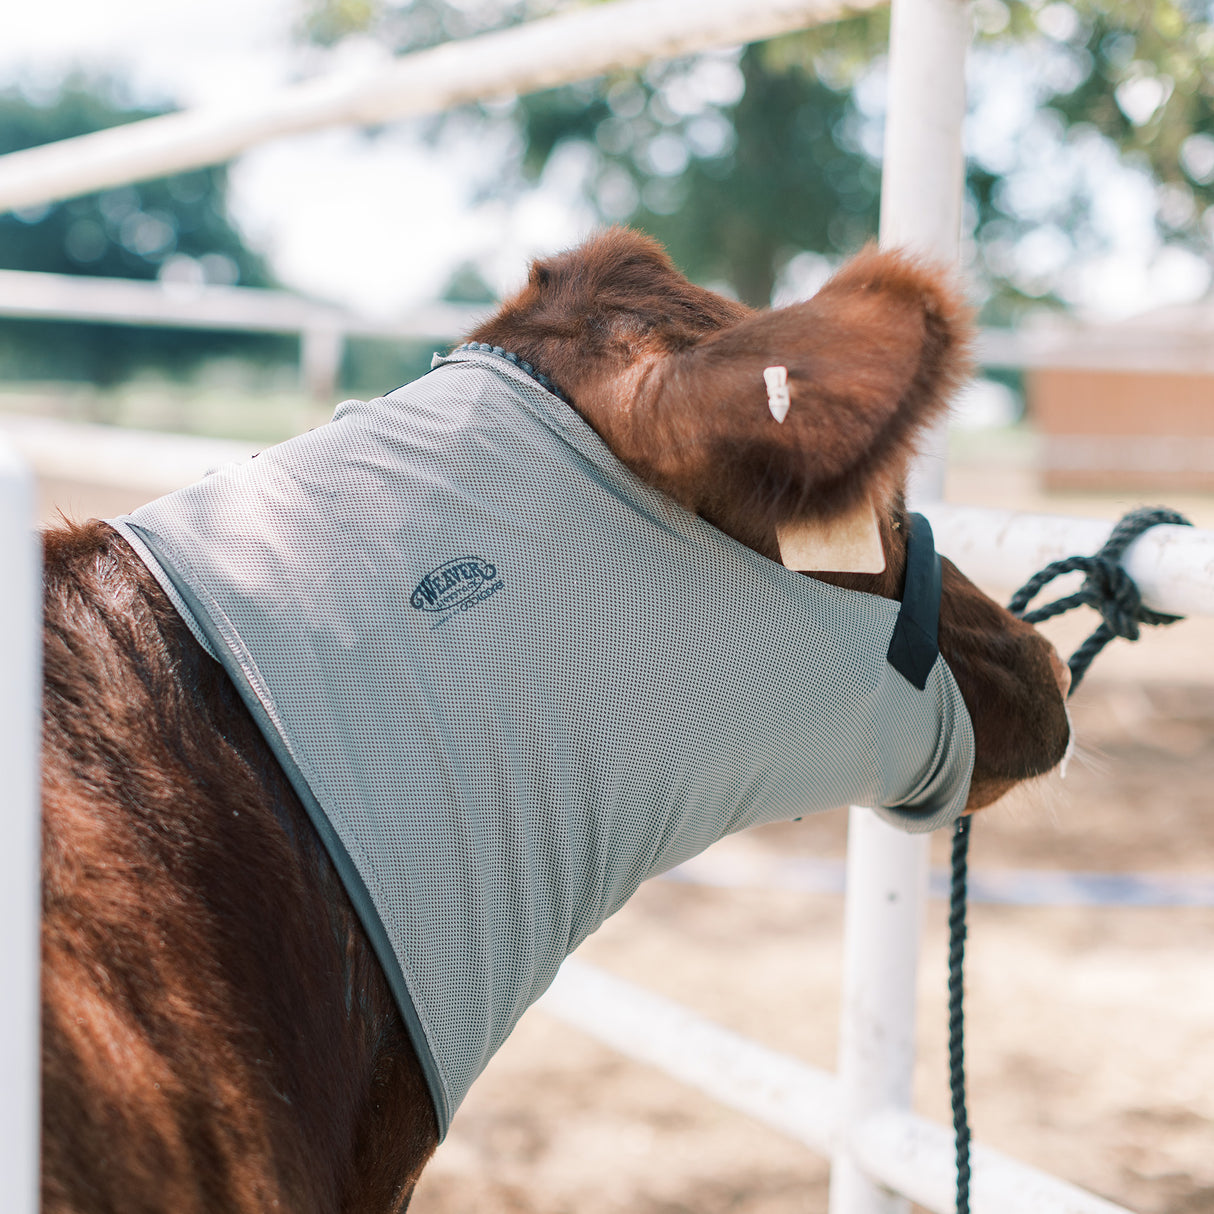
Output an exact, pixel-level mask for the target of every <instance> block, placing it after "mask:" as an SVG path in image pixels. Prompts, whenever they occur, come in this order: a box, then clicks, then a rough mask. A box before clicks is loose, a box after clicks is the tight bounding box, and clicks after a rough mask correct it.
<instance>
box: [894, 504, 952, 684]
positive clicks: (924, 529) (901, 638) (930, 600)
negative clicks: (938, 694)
mask: <svg viewBox="0 0 1214 1214" xmlns="http://www.w3.org/2000/svg"><path fill="white" fill-rule="evenodd" d="M906 527H907V536H906V581H905V583H904V585H903V590H902V606H901V608H900V609H899V611H898V621H897V623H896V624H895V625H894V635H893V636H892V637H891V638H890V642H889V652H888V653H887V654H886V657H887V658H888V659H889V664H890V665H891V666H892V667H893V668H894V669H895V670H896V671H897V672H898V673H899V674H900V675H902V677H903V678H905V679H906V681H907V682H908V683H911V684H912V685H913V686H915V687H917V688H918V689H919V690H920V691H923V690H924V688H926V687H927V676H928V675H929V674H931V672H932V667H933V666H934V665H935V664H936V659H937V658H938V657H939V656H940V645H939V637H940V585H941V581H940V578H941V575H940V557H939V555H938V554H937V552H936V544H935V541H934V540H933V538H932V526H931V524H930V523H929V522H928V521H927V519H925V518H924V517H923V515H921V514H911V515H908V516H907V520H906Z"/></svg>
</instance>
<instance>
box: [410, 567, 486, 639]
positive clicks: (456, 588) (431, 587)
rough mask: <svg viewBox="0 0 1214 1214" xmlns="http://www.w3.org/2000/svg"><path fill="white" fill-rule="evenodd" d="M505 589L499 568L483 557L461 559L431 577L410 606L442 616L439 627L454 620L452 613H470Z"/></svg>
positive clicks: (436, 570)
mask: <svg viewBox="0 0 1214 1214" xmlns="http://www.w3.org/2000/svg"><path fill="white" fill-rule="evenodd" d="M501 588H502V580H501V578H499V577H498V576H497V566H496V565H493V564H491V563H490V562H489V561H486V560H483V559H482V558H481V557H479V556H457V557H455V559H454V560H450V561H447V562H446V563H445V564H442V565H440V566H439V567H438V568H437V569H432V570H431V571H430V572H429V573H427V574H426V576H425V577H424V578H422V580H421V581H420V582H418V584H417V588H416V589H415V590H414V591H413V593H412V594H411V595H410V596H409V602H410V604H411V605H412V606H414V607H416V608H417V610H418V611H429V612H434V613H436V614H441V615H442V616H443V619H441V620H438V621H437V622H436V624H435V627H437V625H438V624H441V623H444V622H445V621H446V620H447V619H448V618H450V617H449V616H448V615H447V613H448V612H451V613H454V612H456V611H467V610H468V608H469V607H474V606H475V605H476V604H477V603H481V602H484V600H485V599H487V598H488V597H489V596H490V595H491V594H494V593H496V592H497V591H499V590H500V589H501Z"/></svg>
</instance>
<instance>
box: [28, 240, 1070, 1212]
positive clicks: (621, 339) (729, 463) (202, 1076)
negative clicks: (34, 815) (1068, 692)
mask: <svg viewBox="0 0 1214 1214" xmlns="http://www.w3.org/2000/svg"><path fill="white" fill-rule="evenodd" d="M967 337H968V329H967V317H966V314H965V311H964V309H963V308H962V306H961V305H960V303H959V302H958V299H957V297H956V294H955V290H954V288H953V287H952V286H951V285H950V284H949V283H948V281H947V280H946V278H945V277H944V276H943V275H942V274H939V273H936V272H933V271H931V270H928V269H925V268H923V267H922V266H920V265H918V264H916V263H915V262H913V261H911V260H908V259H906V258H903V257H899V256H896V255H892V254H888V253H878V252H875V251H866V252H864V253H862V254H861V255H860V256H859V257H858V258H856V259H855V260H854V261H853V262H852V263H851V264H850V265H849V266H847V267H846V268H845V269H844V270H843V271H842V272H841V273H840V274H839V275H838V276H837V277H836V278H835V279H834V280H832V282H831V283H829V284H828V285H827V286H826V287H825V288H824V289H823V290H822V291H821V292H820V293H819V295H818V296H816V297H815V298H814V299H813V300H811V301H809V302H807V303H803V304H798V305H795V306H793V307H789V308H784V309H781V310H778V311H772V312H758V313H756V312H752V311H750V310H749V309H747V308H744V307H743V306H741V305H740V304H737V303H734V302H732V301H730V300H727V299H724V298H722V297H721V296H719V295H715V294H713V293H711V292H709V291H705V290H702V289H700V288H698V287H695V286H693V285H691V284H690V283H688V282H687V281H686V280H685V279H684V278H683V277H682V276H681V275H679V274H678V273H677V272H676V271H675V269H674V268H673V267H672V265H671V264H670V262H669V261H668V259H667V258H666V256H665V254H664V253H663V252H662V251H661V249H659V248H658V247H657V246H656V245H655V244H653V243H652V242H651V241H649V240H647V239H645V238H643V237H641V236H638V235H636V234H633V233H630V232H626V231H622V230H613V231H610V232H607V233H606V234H604V235H601V236H599V237H597V238H595V239H593V240H591V241H589V242H587V243H586V244H585V245H583V246H581V247H580V248H578V249H575V250H573V251H571V252H567V253H563V254H561V255H559V256H556V257H553V258H549V259H547V260H544V261H540V262H538V263H536V264H535V265H534V266H533V267H532V271H531V276H530V280H529V282H528V284H527V286H526V287H525V288H524V289H523V290H522V291H520V292H519V293H518V294H517V295H516V296H515V297H514V298H512V299H511V300H509V301H508V302H507V303H506V304H505V305H503V306H502V307H501V308H500V309H499V311H498V312H497V313H496V314H495V315H494V317H493V318H492V319H491V320H489V321H488V322H486V323H485V324H484V325H482V326H481V327H480V328H479V329H478V330H477V331H476V332H475V333H473V334H472V335H471V339H472V340H474V341H478V342H487V343H489V344H491V345H494V346H500V347H504V348H506V349H508V350H511V351H513V352H515V353H516V354H517V355H519V356H520V357H521V358H523V359H525V360H527V361H528V362H530V363H531V364H533V365H534V366H535V367H536V368H538V369H540V370H542V371H543V372H544V373H545V374H546V375H547V376H548V377H549V378H550V379H551V380H552V381H553V382H554V383H555V384H556V385H558V386H559V388H560V389H561V390H562V391H563V393H564V394H565V396H566V397H567V398H568V399H569V400H570V401H571V402H572V404H573V407H574V408H576V409H577V410H578V411H579V412H580V413H581V414H582V415H583V416H584V417H585V418H586V420H587V421H589V423H590V424H591V425H592V426H593V427H594V428H595V429H596V430H597V431H598V432H599V434H600V435H601V436H602V437H603V438H604V439H605V440H606V442H607V443H608V444H609V445H610V447H611V448H612V449H613V450H614V452H615V453H616V454H617V455H618V456H619V458H620V459H621V460H622V461H623V462H624V463H625V464H627V465H628V466H629V467H631V468H632V469H633V470H634V471H635V472H637V473H638V474H639V475H640V476H642V477H644V478H645V479H647V480H649V481H650V482H651V483H652V484H654V485H656V486H658V487H660V488H662V489H664V490H666V491H667V492H668V493H669V494H671V495H672V496H673V497H674V498H676V499H677V500H678V501H679V502H680V503H682V505H684V506H685V507H686V508H687V509H688V510H691V511H694V512H697V513H699V514H701V515H702V516H704V517H705V518H706V519H708V520H709V521H710V522H712V523H714V524H715V525H716V526H718V527H719V528H721V529H722V530H724V531H725V532H727V533H729V534H730V535H732V536H733V537H735V538H736V539H738V540H740V541H741V542H743V543H745V544H747V545H749V546H750V547H752V548H754V549H756V550H757V551H759V552H760V553H763V554H765V555H767V556H771V557H773V558H776V559H778V550H777V545H776V534H775V533H776V528H777V526H779V525H782V524H785V523H789V522H795V521H797V520H802V519H808V518H827V519H829V518H831V517H834V516H838V515H840V514H842V513H844V512H845V511H847V510H848V509H849V508H850V507H852V506H853V505H855V503H856V502H857V501H858V500H860V499H861V498H862V497H863V496H865V495H867V496H870V497H871V498H872V499H873V501H874V502H875V503H876V505H877V508H878V516H879V520H880V526H881V536H882V542H883V545H884V548H885V553H886V557H887V564H886V569H885V572H884V573H881V574H875V575H874V574H850V575H836V576H834V577H832V579H831V580H833V581H835V582H836V583H839V584H842V585H846V586H850V587H853V588H857V589H864V590H869V591H873V592H875V593H878V594H882V595H884V596H886V597H889V598H898V597H899V596H900V591H901V582H902V576H903V570H904V556H905V539H904V537H905V534H906V529H905V527H904V526H903V523H904V519H905V514H904V509H903V505H902V498H901V485H902V482H903V478H904V476H905V472H906V466H907V462H908V459H909V458H910V456H911V454H912V449H913V444H914V441H915V438H916V436H917V434H919V433H920V432H921V431H922V430H923V428H924V427H925V426H927V425H928V424H929V423H931V422H932V421H933V420H934V419H936V418H937V417H938V416H939V415H940V414H941V413H942V412H943V410H944V409H945V408H946V405H947V399H948V396H949V394H950V392H951V391H952V390H953V389H954V388H955V387H956V386H957V384H958V382H959V380H960V379H961V377H962V376H963V374H964V373H965V369H966V366H965V346H966V342H967ZM773 364H780V365H784V366H786V367H787V368H788V375H789V382H790V385H791V389H792V395H793V407H792V410H791V412H790V413H789V415H788V418H787V421H786V422H785V423H784V424H783V425H780V426H775V425H773V424H772V423H771V418H770V416H769V414H768V403H767V400H766V397H765V391H764V388H763V380H762V372H763V370H764V368H766V367H768V366H770V365H773ZM45 570H46V573H45V576H46V634H45V635H46V640H45V646H46V648H45V671H46V689H45V726H44V729H45V732H44V755H45V759H44V780H43V798H44V800H43V805H44V810H43V812H44V823H45V842H44V874H43V881H44V885H43V888H44V933H43V940H44V985H43V999H44V1015H43V1053H44V1105H43V1110H44V1111H43V1118H44V1121H43V1168H44V1178H43V1201H44V1208H45V1209H46V1210H47V1211H48V1214H56V1212H58V1211H73V1212H78V1214H84V1212H86V1211H87V1212H89V1214H102V1212H105V1214H142V1212H145V1211H146V1212H149V1214H150V1212H152V1211H158V1212H161V1211H163V1212H172V1214H194V1212H196V1214H216V1212H217V1211H248V1212H249V1214H252V1212H253V1211H257V1212H258V1214H261V1212H263V1211H267V1210H272V1209H280V1210H284V1211H291V1212H292V1214H314V1212H315V1214H320V1212H321V1211H325V1212H337V1211H349V1212H351V1214H353V1212H355V1211H357V1212H360V1214H375V1212H379V1211H384V1212H386V1211H397V1210H401V1209H403V1208H404V1207H405V1206H406V1205H407V1204H408V1200H409V1196H410V1194H411V1193H412V1190H413V1187H414V1185H415V1183H416V1181H417V1178H418V1175H419V1173H420V1172H421V1169H422V1167H423V1166H424V1164H425V1163H426V1161H427V1159H428V1158H429V1156H430V1154H431V1153H432V1151H433V1150H434V1147H435V1145H436V1140H437V1129H436V1121H435V1116H434V1111H433V1108H432V1105H431V1101H430V1096H429V1094H428V1089H427V1086H426V1083H425V1080H424V1078H423V1075H422V1071H421V1068H420V1065H419V1062H418V1058H417V1055H416V1053H415V1051H414V1049H413V1046H412V1045H411V1043H410V1039H409V1037H408V1035H407V1033H406V1030H405V1027H404V1025H403V1023H402V1019H401V1017H400V1014H399V1012H398V1010H397V1008H396V1005H395V1004H394V1002H393V998H392V996H391V994H390V992H389V988H388V985H387V982H386V980H385V978H384V975H383V972H382V971H381V969H380V967H379V964H378V962H377V961H376V959H375V956H374V954H373V952H372V950H371V947H370V945H369V943H368V939H367V937H366V935H365V934H364V931H363V928H362V927H361V926H360V923H359V921H358V919H357V917H356V915H355V913H354V911H353V909H352V907H351V904H350V902H349V900H348V898H347V896H346V892H345V890H344V888H343V886H342V883H341V881H340V880H339V878H338V876H337V874H336V871H335V869H334V868H333V865H332V864H331V862H330V860H329V858H328V856H327V854H326V852H325V850H324V848H323V847H322V846H321V844H320V842H319V840H318V837H317V835H316V832H315V831H314V829H313V827H312V825H311V823H310V821H309V819H308V817H307V814H306V813H305V811H304V808H303V806H302V805H301V803H300V801H299V800H298V798H297V796H296V794H295V792H294V791H293V790H292V787H291V785H290V784H289V783H288V781H287V779H286V777H285V776H284V774H283V771H282V770H281V769H280V767H279V766H278V764H277V763H276V761H275V759H274V758H273V756H272V754H271V751H270V749H269V746H268V745H267V743H266V741H265V739H264V738H263V737H262V734H261V733H260V731H259V729H258V727H257V726H256V724H255V723H254V721H253V719H252V717H251V716H250V715H249V713H248V711H247V710H246V709H245V707H244V706H243V704H242V702H241V700H240V698H239V696H238V695H237V693H236V690H235V688H234V687H233V685H232V683H231V682H230V681H229V679H228V677H227V675H226V674H225V673H224V671H223V670H222V668H221V667H220V666H219V665H218V664H217V663H216V662H215V661H213V660H212V659H211V658H210V657H209V656H208V655H207V654H206V653H205V651H204V650H203V649H202V648H201V647H200V646H199V645H198V643H197V642H196V641H195V640H194V638H193V636H192V635H191V633H190V631H189V630H188V629H187V627H186V626H185V624H184V623H183V622H182V620H181V618H180V617H179V616H178V614H177V613H176V611H175V610H174V609H173V607H172V605H171V604H170V602H169V600H168V599H167V598H166V596H165V594H164V593H163V592H162V591H161V589H160V587H159V585H158V584H157V582H156V581H155V580H154V579H153V577H152V576H151V574H150V573H149V572H148V570H147V568H146V567H145V565H144V564H143V563H142V562H141V561H140V560H139V558H138V557H137V556H136V555H135V554H134V553H133V551H132V550H131V549H130V548H129V547H128V546H127V544H126V543H125V542H124V541H123V540H122V539H121V538H120V537H119V536H118V535H117V534H116V533H115V532H114V531H113V530H111V529H110V528H109V527H107V526H106V525H105V524H104V523H100V522H97V521H95V520H94V521H91V522H89V523H86V524H83V525H78V526H77V525H68V526H64V527H61V528H57V529H53V530H51V531H49V532H47V534H46V536H45ZM940 649H941V652H942V654H943V656H944V657H945V658H946V660H947V662H948V664H949V666H950V667H951V669H952V671H953V673H954V675H955V677H956V680H957V682H958V684H959V686H960V688H961V691H962V694H963V696H964V699H965V702H966V705H967V707H968V709H969V713H970V716H971V719H972V722H973V725H974V734H975V741H976V752H977V755H976V762H975V769H974V777H973V781H972V785H971V792H970V797H969V802H968V804H969V807H970V808H977V807H979V806H982V805H985V804H987V803H989V802H990V801H992V800H994V799H995V798H996V797H998V796H999V795H1001V794H1002V792H1004V791H1005V790H1006V789H1007V788H1009V787H1010V786H1011V785H1013V784H1014V783H1016V782H1018V781H1021V780H1024V779H1026V778H1028V777H1032V776H1036V775H1039V774H1041V773H1044V772H1046V771H1048V770H1050V769H1051V768H1052V767H1054V766H1055V765H1056V764H1057V763H1058V761H1059V760H1060V758H1061V757H1062V755H1063V752H1064V750H1065V748H1066V745H1067V742H1068V737H1069V729H1068V725H1067V720H1066V715H1065V710H1064V706H1063V695H1062V690H1061V684H1062V683H1063V682H1064V681H1065V676H1064V675H1063V674H1062V667H1061V664H1060V663H1059V661H1058V659H1057V656H1056V655H1055V654H1054V652H1053V650H1052V649H1051V648H1050V646H1049V645H1048V644H1047V643H1046V642H1045V641H1044V640H1043V639H1041V638H1040V637H1039V636H1038V635H1037V633H1035V632H1034V631H1033V630H1032V629H1031V628H1030V627H1028V626H1027V625H1025V624H1023V623H1021V622H1019V621H1017V620H1015V619H1013V618H1012V617H1011V616H1009V615H1008V614H1007V613H1006V612H1005V611H1003V610H1002V609H1001V608H1000V607H998V606H997V605H996V604H995V603H993V602H992V601H991V600H990V599H988V598H987V597H986V596H984V595H983V594H982V593H981V592H980V591H978V590H977V589H976V588H975V587H974V586H973V585H972V584H971V583H970V582H968V581H967V580H966V579H965V578H964V577H963V576H962V575H961V574H960V573H959V572H958V571H957V570H956V569H955V568H954V567H953V566H952V565H951V564H949V563H948V562H947V561H945V562H944V597H943V604H942V608H941V618H940Z"/></svg>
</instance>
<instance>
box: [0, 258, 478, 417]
mask: <svg viewBox="0 0 1214 1214" xmlns="http://www.w3.org/2000/svg"><path fill="white" fill-rule="evenodd" d="M484 312H485V309H484V308H469V307H461V306H458V305H455V304H444V303H440V302H434V303H429V304H427V305H426V306H425V307H422V308H416V309H414V310H412V311H410V312H407V313H405V314H403V315H401V316H398V317H395V318H393V319H392V320H391V321H381V320H375V319H372V318H371V317H367V316H359V315H358V314H357V313H354V312H349V311H347V310H345V309H344V308H338V307H334V306H333V305H331V304H324V303H319V302H317V301H315V300H310V299H304V298H302V297H301V296H298V295H292V294H290V293H288V292H286V291H267V290H252V289H250V288H248V287H221V286H207V285H198V286H195V285H193V284H184V283H165V282H141V281H138V280H136V279H131V278H100V277H93V276H91V275H84V274H45V273H39V272H36V271H30V270H0V316H11V317H13V318H14V319H19V320H83V321H90V322H92V323H94V324H109V325H149V326H154V327H156V328H176V329H215V330H220V331H224V332H243V333H288V334H298V335H299V353H300V373H301V379H302V381H303V384H304V387H305V388H306V389H307V390H308V391H309V392H310V393H311V394H312V395H313V396H316V397H318V398H320V399H326V398H328V397H330V396H331V395H332V393H333V392H334V391H335V389H336V387H337V379H338V374H339V372H340V370H341V360H342V353H343V350H344V347H345V342H346V339H347V338H349V337H374V338H379V339H380V340H385V339H395V340H397V341H409V340H413V341H417V340H440V341H441V340H444V339H446V338H448V337H453V336H456V335H458V334H461V333H467V332H468V331H469V330H470V329H472V328H473V327H474V326H475V324H476V323H477V321H478V320H479V319H480V317H481V316H483V315H484Z"/></svg>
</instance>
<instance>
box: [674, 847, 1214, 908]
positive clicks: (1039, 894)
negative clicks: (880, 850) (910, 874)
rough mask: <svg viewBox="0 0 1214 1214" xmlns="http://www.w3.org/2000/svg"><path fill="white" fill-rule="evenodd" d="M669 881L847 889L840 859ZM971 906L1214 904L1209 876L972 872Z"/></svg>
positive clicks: (942, 873)
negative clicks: (972, 904)
mask: <svg viewBox="0 0 1214 1214" xmlns="http://www.w3.org/2000/svg"><path fill="white" fill-rule="evenodd" d="M666 878H667V879H669V880H672V881H678V882H682V883H684V884H688V885H706V886H713V887H717V888H721V889H782V890H795V891H798V892H801V893H814V894H841V893H842V892H843V890H844V887H845V885H846V864H845V862H844V861H842V860H820V859H811V858H807V857H805V858H786V859H772V860H769V861H765V862H762V863H753V862H748V863H746V864H739V865H738V866H737V868H736V869H734V868H733V867H732V866H730V865H727V864H724V863H720V862H716V861H714V862H712V863H711V864H710V863H705V862H697V861H691V862H689V863H688V864H683V865H680V866H679V867H678V868H675V869H672V870H671V871H670V872H669V873H667V874H666ZM929 888H930V891H931V895H932V897H934V898H947V897H948V889H949V873H948V871H947V869H943V868H935V869H932V872H931V877H930V885H929ZM969 892H970V901H972V902H984V903H990V904H994V905H1001V906H1144V907H1145V906H1198V907H1203V906H1204V907H1210V906H1214V876H1207V875H1204V874H1200V873H1174V874H1160V873H1099V872H1055V871H1051V870H1048V869H1005V870H982V869H977V870H975V869H971V870H970V874H969Z"/></svg>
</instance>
